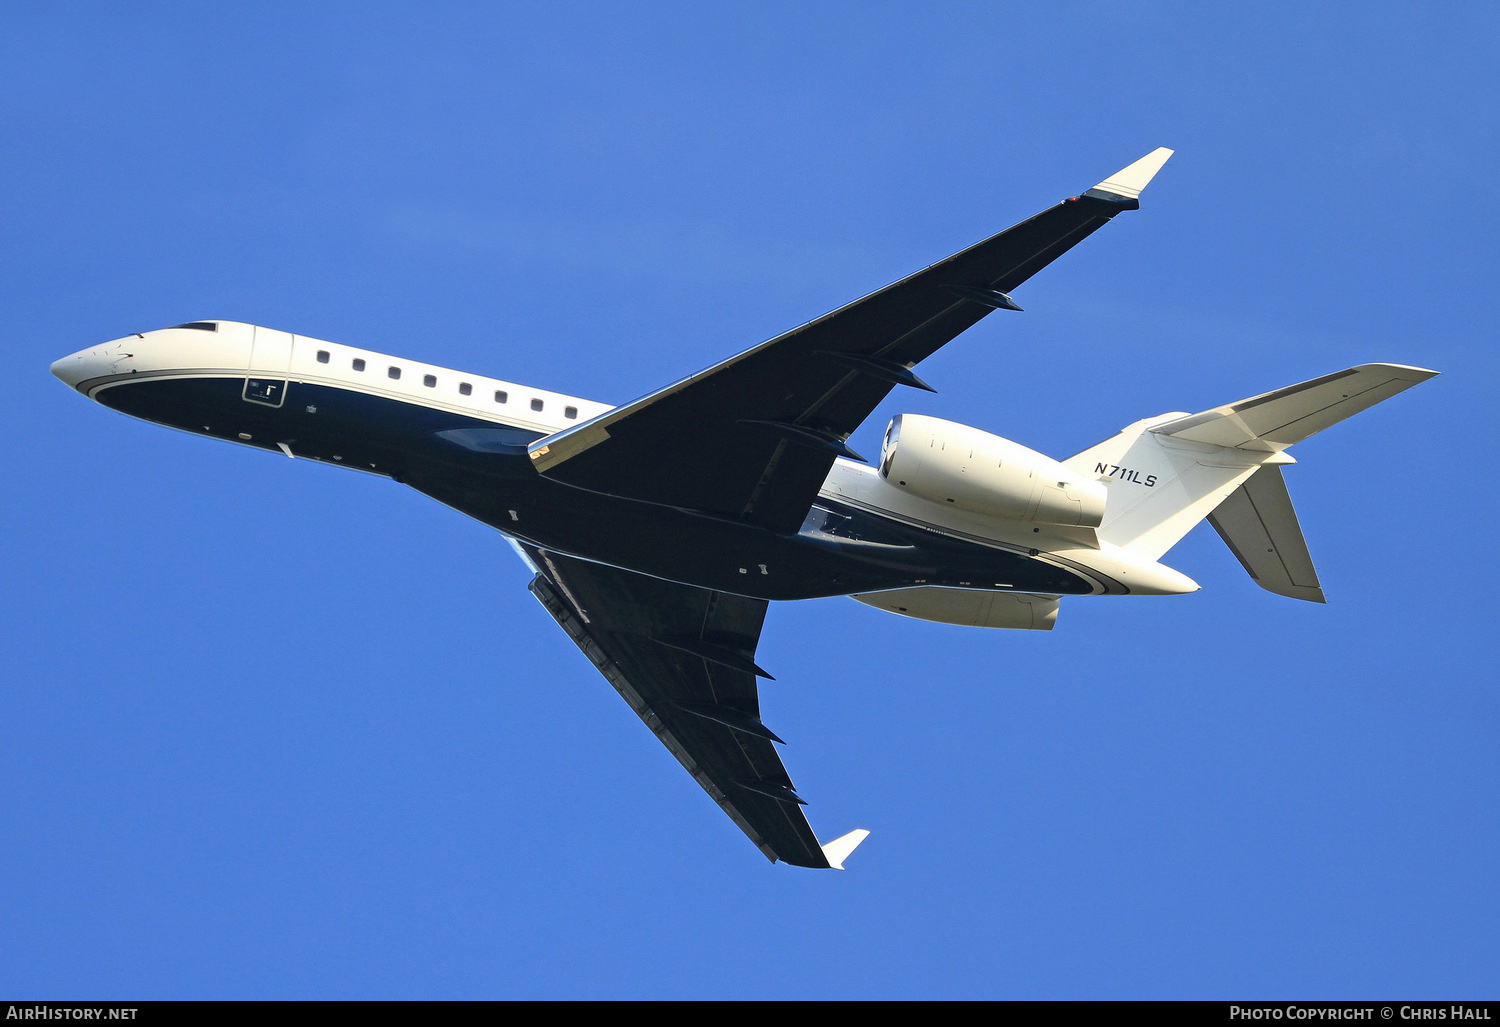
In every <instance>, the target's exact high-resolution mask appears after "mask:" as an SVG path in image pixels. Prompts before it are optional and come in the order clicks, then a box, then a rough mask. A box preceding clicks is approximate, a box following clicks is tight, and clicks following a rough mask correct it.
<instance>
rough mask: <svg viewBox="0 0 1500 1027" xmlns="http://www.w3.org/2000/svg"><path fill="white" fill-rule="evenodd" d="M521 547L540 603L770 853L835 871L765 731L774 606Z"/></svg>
mask: <svg viewBox="0 0 1500 1027" xmlns="http://www.w3.org/2000/svg"><path fill="white" fill-rule="evenodd" d="M522 548H523V549H524V550H525V552H526V555H527V557H528V559H530V561H531V563H532V564H533V565H534V566H535V567H536V568H537V571H538V574H537V576H536V577H535V578H534V579H533V580H532V582H531V591H532V593H533V594H534V595H535V596H536V597H537V599H538V600H540V601H541V603H542V605H543V606H544V607H546V609H547V612H549V613H550V614H552V616H553V617H554V618H555V619H556V620H557V622H558V623H559V624H560V625H562V628H563V630H564V631H566V632H567V633H568V637H570V638H572V639H573V641H574V642H575V643H577V645H578V647H579V648H580V649H582V650H583V652H584V655H585V656H587V657H588V658H589V660H590V661H591V662H592V663H593V664H594V666H595V667H596V668H597V669H598V670H599V672H600V673H601V674H603V675H604V677H605V679H606V680H608V681H609V683H610V684H611V685H613V686H614V687H615V690H616V691H618V692H619V693H620V695H621V696H622V697H623V698H624V699H625V701H626V702H627V703H629V704H630V708H631V709H633V710H635V712H636V715H637V716H639V717H640V718H641V720H642V721H644V722H645V724H646V726H647V727H649V728H650V729H651V731H652V732H653V733H654V734H655V735H656V737H657V738H658V739H659V740H660V741H661V742H662V744H664V745H665V746H666V747H667V748H668V749H669V750H671V752H672V755H674V756H676V757H677V759H678V760H679V761H680V762H681V763H682V765H683V766H684V767H686V768H687V770H688V773H690V774H692V775H693V778H694V779H695V780H696V781H697V782H698V783H699V784H700V785H702V786H703V790H704V791H706V792H708V794H709V795H710V796H711V797H712V798H713V800H714V801H715V802H717V803H718V804H719V806H720V807H721V808H722V809H723V810H724V812H725V813H728V814H729V817H730V819H732V820H733V821H734V822H735V823H736V824H738V825H739V827H740V829H741V830H742V831H744V832H745V834H747V835H749V836H750V840H751V841H753V842H754V843H755V844H756V846H757V847H758V848H759V849H760V851H761V852H762V853H764V854H765V855H766V857H767V858H769V859H771V860H773V861H775V860H780V861H781V862H783V863H791V864H793V865H795V866H804V867H827V866H828V865H829V863H828V859H827V857H825V856H824V854H823V850H822V848H821V847H820V846H819V844H818V840H817V838H816V837H815V836H814V835H813V833H812V828H811V827H810V826H808V823H807V818H806V817H805V816H804V815H803V813H802V807H801V805H800V801H801V800H799V799H798V798H797V797H796V793H795V792H794V791H793V789H792V781H791V778H790V777H788V776H787V772H786V768H785V767H784V766H782V763H781V758H780V757H779V756H778V755H777V753H776V748H775V745H774V744H773V741H772V739H773V738H775V736H774V735H773V734H771V732H770V731H768V730H767V729H766V728H765V727H764V725H762V724H761V722H760V701H759V697H758V693H757V690H756V682H755V679H756V668H755V663H754V657H755V647H756V644H757V643H758V642H759V640H760V629H761V624H762V622H763V621H764V620H765V616H766V605H767V604H766V601H765V600H763V599H746V598H744V597H742V596H734V595H728V594H726V593H723V592H713V591H710V590H708V589H703V588H696V587H694V586H691V585H679V584H675V583H673V582H669V581H662V580H660V579H657V578H650V577H647V576H645V575H643V574H635V573H633V572H631V571H624V570H619V569H617V568H614V567H607V566H604V565H602V564H596V563H589V562H587V561H584V560H579V559H576V558H574V557H570V556H564V555H562V554H559V553H553V552H550V551H547V550H542V549H537V548H535V547H532V546H523V547H522Z"/></svg>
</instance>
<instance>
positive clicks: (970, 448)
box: [880, 414, 1106, 528]
mask: <svg viewBox="0 0 1500 1027" xmlns="http://www.w3.org/2000/svg"><path fill="white" fill-rule="evenodd" d="M880 476H881V477H882V478H884V479H885V480H886V481H888V482H889V483H890V484H891V485H893V486H895V487H896V488H899V489H901V490H902V491H904V492H910V493H912V494H913V495H917V496H921V497H922V498H923V499H926V500H930V501H931V502H934V503H942V504H944V505H952V506H957V507H961V508H963V509H965V510H972V511H974V512H976V513H982V514H990V515H993V516H996V517H1013V518H1015V519H1016V520H1019V521H1025V522H1041V523H1044V524H1059V525H1068V526H1077V527H1084V528H1097V527H1098V526H1099V524H1100V522H1101V521H1103V520H1104V499H1105V494H1106V493H1105V488H1104V485H1103V484H1102V483H1100V482H1099V481H1097V480H1095V479H1093V478H1089V477H1087V476H1085V475H1082V474H1079V473H1078V472H1077V471H1073V470H1069V469H1068V468H1066V467H1064V466H1063V465H1062V464H1060V463H1058V462H1057V461H1056V460H1053V459H1052V458H1051V457H1048V456H1043V455H1042V454H1041V453H1038V452H1037V451H1036V450H1034V449H1027V448H1026V447H1025V446H1023V445H1021V444H1019V443H1016V442H1012V441H1010V440H1009V439H1002V438H1001V437H1000V436H998V435H991V434H990V433H989V432H983V431H980V430H979V429H978V428H970V427H969V426H968V425H964V424H955V423H953V422H952V421H944V420H940V419H939V418H936V417H925V416H923V415H921V414H897V415H896V416H895V417H894V418H892V419H891V423H890V426H889V427H888V428H886V430H885V443H884V444H883V445H882V446H881V447H880Z"/></svg>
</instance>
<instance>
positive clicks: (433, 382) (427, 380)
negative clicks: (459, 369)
mask: <svg viewBox="0 0 1500 1027" xmlns="http://www.w3.org/2000/svg"><path fill="white" fill-rule="evenodd" d="M422 384H423V385H425V386H427V387H428V388H429V389H431V388H435V387H436V386H437V375H435V374H424V375H423V376H422Z"/></svg>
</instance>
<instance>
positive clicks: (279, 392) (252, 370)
mask: <svg viewBox="0 0 1500 1027" xmlns="http://www.w3.org/2000/svg"><path fill="white" fill-rule="evenodd" d="M293 338H295V336H293V335H292V334H291V333H290V332H278V331H276V330H275V329H273V328H260V327H257V328H256V329H255V337H254V340H253V341H252V343H251V345H250V366H249V368H247V374H246V376H245V391H244V398H245V400H246V401H247V402H250V403H261V404H264V405H265V406H268V407H279V406H281V404H282V403H283V402H284V401H285V400H286V381H287V369H288V368H289V367H291V364H292V339H293Z"/></svg>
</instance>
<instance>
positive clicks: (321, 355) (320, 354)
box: [318, 349, 328, 364]
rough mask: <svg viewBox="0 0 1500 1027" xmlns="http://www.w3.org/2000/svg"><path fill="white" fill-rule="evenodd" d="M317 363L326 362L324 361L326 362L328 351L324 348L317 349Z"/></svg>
mask: <svg viewBox="0 0 1500 1027" xmlns="http://www.w3.org/2000/svg"><path fill="white" fill-rule="evenodd" d="M318 363H320V364H326V363H328V351H327V350H326V349H320V350H318Z"/></svg>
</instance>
